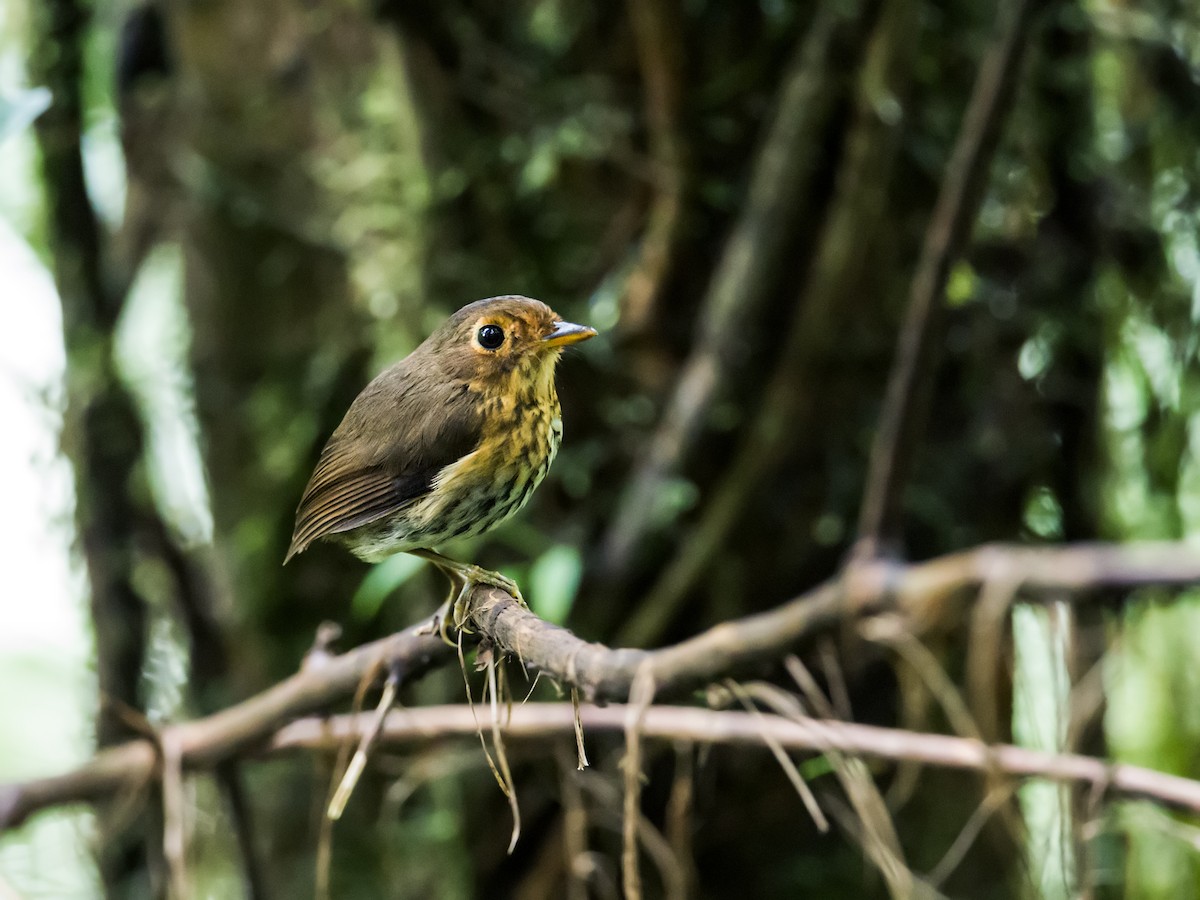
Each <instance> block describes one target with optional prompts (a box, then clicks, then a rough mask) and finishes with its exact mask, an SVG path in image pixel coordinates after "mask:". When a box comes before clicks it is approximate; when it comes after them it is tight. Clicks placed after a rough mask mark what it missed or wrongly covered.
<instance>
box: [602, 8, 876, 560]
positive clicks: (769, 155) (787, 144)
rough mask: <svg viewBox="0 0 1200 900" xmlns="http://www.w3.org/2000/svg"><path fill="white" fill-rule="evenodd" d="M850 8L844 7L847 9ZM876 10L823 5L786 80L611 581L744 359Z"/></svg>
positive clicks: (613, 544) (619, 523) (646, 463)
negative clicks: (849, 60) (848, 61)
mask: <svg viewBox="0 0 1200 900" xmlns="http://www.w3.org/2000/svg"><path fill="white" fill-rule="evenodd" d="M843 7H844V8H843ZM873 7H874V4H873V3H870V2H865V0H863V2H857V0H856V2H854V3H850V4H846V5H839V4H836V3H822V4H821V5H820V6H819V8H818V9H817V11H816V13H815V15H814V19H813V22H812V24H811V25H810V26H809V30H808V33H807V34H806V35H805V37H804V38H803V40H802V41H801V42H800V46H799V47H798V48H797V49H796V52H795V56H794V57H793V59H792V61H791V64H790V66H789V68H788V71H787V73H786V74H785V76H784V79H783V85H782V88H781V90H780V97H779V102H778V104H777V106H776V113H775V118H774V121H773V122H772V123H771V126H770V129H769V131H768V132H767V135H766V137H765V139H764V141H763V146H762V149H761V150H760V151H759V153H758V157H757V159H756V161H755V164H754V169H753V172H752V174H751V180H750V186H749V190H748V196H747V198H746V202H745V206H744V208H743V210H742V212H741V214H740V215H739V217H738V219H737V221H736V222H735V223H734V226H733V228H732V230H731V231H730V233H729V237H728V238H727V239H726V241H725V246H724V249H723V251H722V254H721V258H720V260H719V261H718V263H717V265H716V268H715V270H714V272H713V276H712V281H711V283H710V285H709V287H708V290H707V292H706V293H705V296H704V300H703V302H702V303H701V306H700V309H699V310H698V311H697V314H696V321H697V322H698V323H701V326H702V327H701V328H700V331H699V333H698V334H697V336H696V341H695V349H694V350H693V351H692V353H691V355H690V356H689V357H688V359H687V361H686V363H685V364H684V365H683V367H682V370H681V371H680V374H679V378H678V380H677V382H676V384H675V387H674V390H673V392H672V394H671V396H670V398H669V399H668V400H667V402H666V406H665V408H664V411H663V415H662V419H661V422H660V424H659V426H658V429H657V431H656V432H655V434H654V435H653V437H652V438H651V440H650V443H649V446H648V448H647V452H646V454H645V458H644V460H643V462H642V463H641V464H640V466H639V467H638V468H637V469H636V470H635V471H634V472H633V473H632V474H631V476H630V478H629V481H628V484H627V485H626V486H625V488H624V489H623V491H622V494H621V497H620V500H619V502H618V505H617V509H616V512H615V514H614V515H613V517H612V522H611V524H610V525H609V527H608V529H607V531H606V533H605V535H604V538H603V540H602V542H601V549H600V563H601V567H602V569H603V571H604V573H605V575H606V577H612V578H615V579H616V580H617V581H620V580H621V579H622V578H623V576H624V575H625V574H627V573H626V570H627V568H628V567H629V565H630V563H631V560H632V557H633V554H634V553H635V551H636V549H637V548H638V547H639V546H640V545H641V543H642V542H643V540H644V539H645V537H646V535H647V534H649V533H650V532H651V531H652V530H653V529H654V528H655V527H656V517H657V515H658V512H659V509H658V502H659V498H660V495H661V493H662V487H663V485H664V484H666V483H667V482H668V481H669V480H670V479H671V478H673V477H674V476H675V475H676V473H677V472H678V470H679V468H680V466H681V465H682V464H683V462H684V460H685V459H686V457H687V454H688V453H689V451H690V450H691V448H692V446H693V444H694V443H695V440H696V438H697V437H698V436H699V434H700V431H701V428H702V426H703V424H704V417H705V415H707V413H708V408H709V405H710V404H711V402H712V398H713V396H714V395H715V393H716V392H717V390H718V389H719V387H720V385H721V384H722V383H723V382H725V381H726V380H727V378H728V375H729V372H730V371H731V370H732V369H733V368H734V367H735V366H736V365H737V364H738V363H739V361H740V360H741V359H742V358H743V357H744V356H745V354H746V348H745V347H743V346H742V343H743V340H742V335H743V334H744V332H745V328H746V325H747V324H748V323H749V322H752V321H753V320H754V319H755V318H756V317H757V316H758V313H759V312H760V310H761V308H762V307H763V305H764V304H765V303H766V301H767V297H768V292H769V291H770V289H771V286H772V284H773V279H774V277H775V276H776V274H777V273H778V272H779V270H780V267H781V265H782V263H783V261H784V258H785V257H786V253H785V252H784V250H785V249H786V247H787V242H786V240H787V236H788V234H789V229H788V227H787V225H788V223H789V222H790V221H791V220H792V219H793V217H794V216H795V214H796V213H797V211H798V209H799V208H800V206H801V205H802V203H803V200H804V196H805V192H806V191H808V190H809V189H810V188H811V183H812V180H813V178H814V177H815V176H816V173H817V171H818V167H819V164H820V160H821V151H822V147H823V144H822V142H821V141H819V140H817V139H816V137H815V136H816V135H819V134H820V133H821V132H822V131H823V130H824V129H825V127H826V126H827V124H828V122H829V119H830V118H831V117H832V115H833V112H834V110H835V109H836V108H837V105H838V104H839V103H840V102H841V101H842V98H843V97H844V96H845V93H846V89H847V87H848V85H847V83H846V82H847V79H845V78H844V77H842V76H841V75H839V74H838V73H840V72H843V71H845V69H844V65H845V58H846V56H847V55H854V54H856V53H857V43H858V42H859V40H860V38H861V33H862V32H863V31H864V30H865V29H864V27H863V26H864V23H865V21H866V20H867V19H868V18H869V14H870V11H871V10H872V9H873Z"/></svg>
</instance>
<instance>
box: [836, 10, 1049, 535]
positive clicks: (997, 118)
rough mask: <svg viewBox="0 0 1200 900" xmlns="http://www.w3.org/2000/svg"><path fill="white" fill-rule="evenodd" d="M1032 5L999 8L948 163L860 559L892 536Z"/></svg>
mask: <svg viewBox="0 0 1200 900" xmlns="http://www.w3.org/2000/svg"><path fill="white" fill-rule="evenodd" d="M1032 5H1033V4H1032V3H1031V2H1030V0H1011V2H1009V3H1007V4H1005V5H1004V6H1003V7H1002V8H1001V10H1000V13H999V24H998V26H997V27H998V34H997V37H996V39H995V40H994V41H993V43H992V45H991V46H990V47H989V48H988V51H987V54H986V55H985V56H984V58H983V62H982V63H981V64H980V67H979V74H978V76H977V77H976V79H975V86H974V88H973V90H972V92H971V99H970V101H969V102H968V104H967V109H966V112H965V113H964V114H963V120H962V125H961V127H960V129H959V132H958V138H957V139H956V141H955V144H954V150H953V151H952V152H951V154H950V160H949V162H948V163H947V164H946V175H945V177H944V178H943V179H942V185H941V189H940V190H939V192H938V199H937V203H936V205H935V206H934V210H933V215H932V217H931V219H930V222H929V228H928V230H927V231H926V233H925V245H924V247H923V249H922V251H921V256H920V259H919V260H918V262H917V268H916V272H915V273H914V274H913V280H912V285H911V288H910V291H909V300H908V310H907V312H906V314H905V319H904V325H903V327H902V329H901V332H900V339H899V343H898V344H897V347H896V357H895V360H894V362H893V365H892V371H891V374H890V375H889V377H888V385H887V390H886V392H885V394H884V400H883V406H882V408H881V413H880V422H879V429H878V431H877V432H876V434H875V442H874V444H873V446H872V447H871V456H870V462H869V465H868V470H867V486H866V490H865V491H864V493H863V502H862V508H861V510H860V512H859V526H858V546H857V547H856V549H855V552H856V553H858V554H861V555H863V556H868V557H869V556H873V555H876V554H878V553H879V552H880V549H881V548H880V544H881V542H882V541H884V540H887V539H888V538H890V537H893V535H892V533H891V532H892V529H893V528H894V527H895V525H896V523H895V522H894V521H893V520H894V519H895V517H896V515H897V513H898V507H899V501H900V492H901V490H902V489H903V486H904V479H905V475H906V471H907V467H908V465H909V463H910V461H911V457H912V454H913V452H914V445H915V443H916V441H917V439H918V438H919V436H920V434H921V432H922V430H923V427H924V408H925V406H926V405H927V402H928V394H929V392H930V391H931V389H932V373H933V367H934V363H935V361H936V354H935V349H936V345H937V341H936V340H935V336H936V333H937V326H938V323H939V320H940V318H941V316H940V313H941V310H942V302H941V301H942V292H943V289H944V288H945V285H946V277H947V275H948V274H949V271H950V267H951V265H952V264H953V263H954V261H955V259H957V258H958V256H959V253H960V252H961V249H962V246H963V245H964V243H965V242H966V240H967V238H968V237H969V236H970V229H971V225H972V224H973V223H974V221H975V216H976V212H977V210H978V208H979V203H980V200H981V198H982V195H983V190H984V187H985V186H986V184H987V175H988V171H989V169H990V168H991V161H992V157H993V155H994V154H995V149H996V143H997V134H998V133H999V129H1000V123H1001V122H1002V121H1003V120H1004V117H1005V114H1006V113H1007V111H1008V109H1009V106H1010V101H1011V99H1012V95H1013V93H1014V90H1015V86H1016V82H1017V75H1018V73H1019V70H1020V63H1021V57H1022V55H1023V51H1024V49H1025V45H1026V43H1027V40H1026V39H1027V36H1028V28H1027V27H1026V26H1027V21H1028V18H1029V11H1030V8H1031V7H1032Z"/></svg>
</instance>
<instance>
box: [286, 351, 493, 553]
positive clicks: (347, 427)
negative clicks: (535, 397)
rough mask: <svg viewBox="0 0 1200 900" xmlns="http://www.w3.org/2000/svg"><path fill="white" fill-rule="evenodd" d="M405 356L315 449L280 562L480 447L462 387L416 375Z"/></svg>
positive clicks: (413, 490) (395, 506) (388, 510)
mask: <svg viewBox="0 0 1200 900" xmlns="http://www.w3.org/2000/svg"><path fill="white" fill-rule="evenodd" d="M404 362H407V360H406V361H404ZM404 362H402V363H400V364H398V365H397V366H394V367H393V368H392V369H389V370H388V371H387V372H384V373H383V374H382V375H380V376H379V377H378V378H377V379H375V381H373V382H371V384H369V385H368V386H367V387H366V389H365V390H363V392H362V393H361V394H359V396H358V397H357V398H356V399H355V401H354V403H353V404H351V406H350V409H349V411H348V412H347V413H346V417H345V418H344V419H343V420H342V424H341V425H339V426H338V428H337V430H336V431H335V432H334V433H333V436H332V437H330V439H329V442H328V443H327V444H326V445H325V449H324V450H323V451H321V458H320V460H319V461H318V462H317V467H316V469H315V470H314V471H313V474H312V478H310V479H309V482H308V487H307V488H305V490H304V496H303V497H302V498H301V500H300V506H299V508H298V509H297V510H296V529H295V531H294V532H293V534H292V543H291V546H290V547H289V548H288V553H287V557H286V558H285V559H284V562H285V563H286V562H287V560H289V559H291V558H292V557H293V556H295V555H296V554H297V553H300V552H302V551H304V550H305V549H306V548H307V547H308V545H309V544H311V543H312V542H313V541H315V540H316V539H317V538H320V537H325V536H327V535H331V534H339V533H341V532H344V531H349V530H350V529H352V528H357V527H359V526H360V525H366V524H368V523H370V522H374V521H376V520H378V519H382V518H384V517H386V516H389V515H391V514H392V513H395V512H398V511H399V510H400V509H402V508H403V507H404V506H406V505H407V504H409V503H412V502H413V501H414V500H417V499H419V498H420V497H423V496H424V495H425V494H427V493H428V492H429V490H430V489H431V487H432V485H433V480H434V478H435V477H436V476H437V474H438V472H440V471H441V470H442V469H443V468H445V467H446V466H448V465H450V464H451V463H453V462H456V461H457V460H459V459H461V458H462V457H464V456H466V455H467V454H468V453H471V452H472V451H473V450H474V449H475V448H476V447H477V446H478V445H479V441H480V437H481V434H482V419H481V417H480V415H479V413H478V412H477V409H476V405H475V403H474V402H473V401H472V400H471V398H470V397H469V396H467V387H466V385H465V384H463V383H462V382H453V381H446V380H439V379H437V378H436V377H428V376H427V377H422V375H420V374H414V373H413V372H412V371H411V367H407V366H405V365H404ZM384 398H386V400H385V399H384ZM384 422H386V423H388V424H387V425H385V424H384Z"/></svg>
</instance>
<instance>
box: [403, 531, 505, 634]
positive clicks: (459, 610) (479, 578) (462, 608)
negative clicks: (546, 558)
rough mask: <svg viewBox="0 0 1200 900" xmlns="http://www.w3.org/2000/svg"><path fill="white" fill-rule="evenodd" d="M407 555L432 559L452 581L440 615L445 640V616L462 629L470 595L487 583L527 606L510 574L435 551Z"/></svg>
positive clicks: (466, 615)
mask: <svg viewBox="0 0 1200 900" xmlns="http://www.w3.org/2000/svg"><path fill="white" fill-rule="evenodd" d="M408 552H409V553H411V554H412V555H413V556H419V557H421V559H427V560H429V562H431V563H433V564H434V565H435V566H437V567H438V568H439V569H440V570H441V571H442V572H443V573H444V574H445V576H446V577H447V578H449V579H450V596H449V597H448V598H447V599H446V603H445V604H443V606H442V609H441V610H439V612H438V614H439V616H440V617H441V633H442V637H443V638H445V637H446V636H447V635H446V626H447V624H448V619H449V618H450V617H449V616H447V615H446V613H447V612H448V613H450V614H451V616H452V617H453V622H454V627H455V628H457V629H459V630H461V629H462V628H463V626H464V625H465V624H466V622H467V619H468V618H469V617H470V608H469V605H470V600H471V593H472V591H473V590H474V589H475V587H476V585H480V584H485V585H490V586H492V587H496V588H499V589H500V590H502V591H504V592H505V593H507V594H511V595H512V596H513V598H514V599H515V600H516V601H517V602H518V603H520V604H521V605H522V606H525V605H527V604H526V603H525V598H524V597H522V596H521V589H520V588H519V587H517V583H516V582H515V581H513V580H512V579H511V578H509V577H508V576H507V575H501V574H500V573H499V572H493V571H491V570H490V569H483V568H480V567H479V566H476V565H472V564H470V563H461V562H458V561H457V560H454V559H450V558H449V557H448V556H443V555H442V554H440V553H438V552H437V551H436V550H429V549H424V548H422V549H416V550H410V551H408Z"/></svg>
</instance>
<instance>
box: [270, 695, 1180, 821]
mask: <svg viewBox="0 0 1200 900" xmlns="http://www.w3.org/2000/svg"><path fill="white" fill-rule="evenodd" d="M573 715H574V712H573V710H572V707H571V704H569V703H526V704H524V705H522V706H518V707H515V708H514V709H513V710H512V715H511V717H506V718H505V719H504V721H503V722H502V724H501V731H502V733H503V735H504V737H505V738H506V739H508V740H542V739H546V738H553V737H560V736H561V737H567V736H571V735H572V734H573V730H574V718H573ZM579 715H580V719H581V720H582V722H583V728H584V730H585V732H588V733H595V732H601V731H604V732H618V733H619V732H622V731H624V730H625V728H626V727H627V725H628V721H627V720H628V717H629V708H628V707H626V706H624V705H614V706H606V707H594V706H593V707H587V708H584V709H581V710H580V712H579ZM370 718H371V716H370V714H369V713H362V714H359V715H345V716H334V717H332V718H329V719H317V718H308V719H302V720H300V721H298V722H293V723H291V724H290V725H286V726H284V727H283V728H281V729H280V730H279V731H278V732H277V733H276V734H275V735H274V737H272V739H271V741H270V743H269V744H268V745H267V752H269V753H279V752H282V751H286V750H297V749H306V750H326V751H333V750H336V749H338V747H340V746H341V745H342V744H344V743H345V742H346V741H350V740H355V739H357V738H358V737H359V736H360V735H361V733H362V730H363V729H364V728H366V727H367V726H368V725H369V724H370ZM478 728H479V725H478V724H477V722H476V717H475V716H473V715H472V713H471V709H470V707H469V706H467V705H465V704H451V705H446V706H428V707H423V708H420V709H404V710H392V712H390V713H389V714H388V717H387V719H386V720H385V721H384V725H383V730H382V731H381V732H380V735H379V739H380V741H381V743H385V744H387V743H391V744H411V743H414V742H421V741H433V740H441V739H444V738H447V737H454V736H463V737H467V736H470V737H473V736H474V735H475V734H476V732H477V731H478ZM639 730H640V731H641V734H642V736H643V737H647V738H657V739H662V740H670V741H690V742H694V743H697V744H728V745H732V746H742V747H761V746H766V745H767V744H768V742H770V741H774V742H776V743H777V744H778V745H779V746H781V747H784V748H786V749H788V750H811V751H815V752H818V753H825V752H829V751H836V752H839V753H846V754H849V755H851V756H858V757H869V758H874V759H887V760H893V761H904V762H916V763H923V764H926V765H933V766H942V767H945V768H951V769H968V770H973V771H977V772H987V773H1004V774H1006V775H1011V776H1015V777H1030V776H1032V777H1038V778H1049V779H1052V780H1054V781H1081V782H1086V783H1089V784H1092V785H1094V786H1095V787H1097V788H1101V789H1108V790H1113V791H1118V792H1120V793H1122V794H1130V795H1135V796H1141V797H1148V798H1151V799H1154V800H1159V801H1161V802H1163V803H1167V804H1170V805H1171V806H1176V807H1179V808H1181V809H1186V810H1190V811H1192V812H1200V781H1193V780H1192V779H1189V778H1182V777H1180V776H1178V775H1170V774H1168V773H1166V772H1159V771H1156V770H1154V769H1147V768H1144V767H1142V766H1133V765H1126V764H1124V763H1109V762H1107V761H1105V760H1101V759H1096V758H1094V757H1090V756H1081V755H1079V754H1075V753H1048V752H1046V751H1042V750H1033V749H1030V748H1028V747H1017V746H1014V745H1012V744H985V743H983V742H982V741H977V740H974V739H972V738H963V737H954V736H950V735H944V734H925V733H921V732H916V731H905V730H903V729H899V728H881V727H878V726H875V725H859V724H856V723H853V722H842V721H837V720H832V719H790V718H785V717H784V716H779V715H773V714H770V713H760V712H741V711H725V710H722V711H718V710H711V709H700V708H697V707H690V706H651V707H650V708H648V709H646V710H645V711H644V712H643V713H642V714H641V720H640V723H639Z"/></svg>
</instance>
